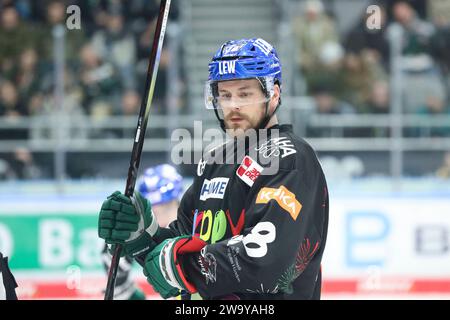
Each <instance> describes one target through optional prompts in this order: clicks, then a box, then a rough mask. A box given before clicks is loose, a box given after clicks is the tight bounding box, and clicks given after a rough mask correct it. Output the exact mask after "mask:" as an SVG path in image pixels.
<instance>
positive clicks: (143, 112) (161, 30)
mask: <svg viewBox="0 0 450 320" xmlns="http://www.w3.org/2000/svg"><path fill="white" fill-rule="evenodd" d="M170 2H171V0H161V5H160V7H159V15H158V20H157V23H156V30H155V36H154V38H153V46H152V52H151V55H150V59H149V64H148V72H147V81H146V85H145V93H144V96H143V99H142V103H141V109H140V111H139V118H138V123H137V127H136V135H135V138H134V143H133V151H132V152H131V160H130V166H129V168H128V177H127V184H126V187H125V195H126V196H127V197H131V196H132V195H133V192H134V187H135V184H136V179H137V173H138V169H139V163H140V161H141V153H142V147H143V146H144V138H145V131H146V129H147V121H148V115H149V112H150V106H151V103H152V99H153V92H154V90H155V83H156V75H157V72H158V66H159V60H160V58H161V49H162V45H163V41H164V34H165V33H166V25H167V18H168V15H169V9H170ZM121 251H122V246H121V245H117V246H116V249H115V250H114V254H113V257H112V260H111V267H110V269H109V273H108V283H107V285H106V291H105V300H112V299H113V297H114V286H115V283H116V277H117V269H118V267H119V261H120V253H121Z"/></svg>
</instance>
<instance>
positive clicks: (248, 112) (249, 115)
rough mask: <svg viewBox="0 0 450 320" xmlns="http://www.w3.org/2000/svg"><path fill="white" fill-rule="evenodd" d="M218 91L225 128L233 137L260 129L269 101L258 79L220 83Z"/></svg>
mask: <svg viewBox="0 0 450 320" xmlns="http://www.w3.org/2000/svg"><path fill="white" fill-rule="evenodd" d="M218 91H219V97H218V100H219V101H220V106H221V109H222V111H223V119H224V122H225V128H226V129H230V130H231V132H230V133H231V134H232V135H233V136H238V135H241V134H243V133H244V132H245V131H246V130H248V129H250V128H257V127H258V125H259V123H260V122H261V121H262V119H263V117H264V115H265V110H266V109H265V104H266V103H267V99H266V97H265V95H264V93H263V91H262V89H261V85H260V83H259V81H258V80H257V79H248V80H231V81H223V82H219V83H218Z"/></svg>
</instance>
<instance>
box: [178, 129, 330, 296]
mask: <svg viewBox="0 0 450 320" xmlns="http://www.w3.org/2000/svg"><path fill="white" fill-rule="evenodd" d="M264 133H265V135H264V136H265V137H263V135H261V134H260V135H259V136H258V137H257V139H256V140H255V141H253V142H252V141H251V139H243V140H245V143H244V144H245V146H244V148H243V149H242V148H241V147H242V145H241V144H240V143H239V141H240V140H236V139H234V140H232V141H231V142H228V143H225V144H223V145H221V146H219V147H217V148H214V149H213V150H210V151H208V152H205V153H204V154H203V158H202V159H201V161H200V162H199V164H198V166H197V176H196V177H195V178H194V182H193V184H192V185H191V187H190V188H189V189H188V190H187V191H186V193H185V194H184V196H183V198H182V200H181V203H180V207H179V211H178V218H177V220H176V221H175V222H173V223H172V224H171V225H170V229H171V230H172V232H174V233H176V234H179V235H183V234H194V235H195V236H197V237H200V238H201V239H202V240H204V241H206V242H207V243H208V245H207V246H205V247H204V248H203V249H202V250H201V252H200V253H195V254H187V255H183V256H181V257H180V260H181V263H182V268H183V271H184V272H185V275H186V277H187V279H188V280H189V281H190V282H191V283H192V284H194V285H195V287H196V288H197V290H198V292H199V294H200V295H201V296H202V298H204V299H319V298H320V291H321V260H322V255H323V252H324V248H325V242H326V236H327V227H328V191H327V185H326V181H325V177H324V174H323V172H322V169H321V166H320V164H319V162H318V160H317V157H316V155H315V153H314V151H313V149H312V148H311V147H310V146H309V145H308V144H307V143H306V142H305V141H304V140H303V139H300V138H298V137H296V136H295V135H294V134H293V132H292V127H291V126H289V125H276V126H274V127H272V128H270V129H267V130H265V131H264ZM240 150H244V151H243V153H242V154H240V152H239V151H240ZM222 155H224V156H225V161H223V162H224V163H222V164H220V163H217V162H220V161H217V159H221V156H222Z"/></svg>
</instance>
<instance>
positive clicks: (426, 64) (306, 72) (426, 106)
mask: <svg viewBox="0 0 450 320" xmlns="http://www.w3.org/2000/svg"><path fill="white" fill-rule="evenodd" d="M327 4H330V2H326V1H323V2H322V1H320V0H308V1H299V14H298V15H296V17H295V18H294V23H293V31H294V35H295V40H296V43H297V45H298V51H297V52H298V54H297V56H296V63H297V65H298V68H297V74H299V75H300V77H299V78H301V79H304V81H303V82H302V83H301V85H297V88H295V89H296V91H297V92H296V94H307V95H310V96H312V97H313V101H314V107H315V111H316V112H317V113H319V114H355V113H356V114H388V113H390V112H391V107H392V104H391V88H392V86H391V85H390V82H389V80H390V74H391V72H393V70H392V66H391V62H392V61H390V58H391V55H390V51H391V46H390V41H389V39H390V37H392V36H393V35H395V31H398V30H400V31H401V34H400V36H399V39H398V40H395V41H396V42H397V43H398V42H400V50H401V55H402V58H401V60H398V62H397V63H399V64H400V65H396V67H398V68H399V70H400V73H401V77H402V80H401V82H402V87H400V90H401V94H402V107H403V110H402V112H404V113H406V114H418V115H450V103H449V102H450V100H449V97H450V1H448V0H442V1H375V2H374V3H373V4H376V5H377V6H378V8H379V9H380V11H379V12H380V19H377V17H375V16H374V11H369V12H368V13H367V12H366V10H365V9H366V7H365V8H364V12H363V13H362V15H361V17H360V19H359V21H357V22H356V24H354V26H352V27H351V28H350V29H349V30H348V31H346V32H339V30H340V29H339V21H338V20H337V17H336V15H335V14H334V12H333V10H331V8H330V7H329V6H327ZM376 14H378V12H377V13H376ZM377 22H379V23H380V25H379V28H370V27H371V26H372V27H373V24H374V23H377ZM309 134H310V135H312V136H330V132H329V131H328V130H326V129H322V128H320V130H311V131H310V132H309ZM349 134H350V135H353V136H388V135H389V131H388V130H379V129H373V130H356V131H355V130H353V131H351V132H350V133H349ZM404 134H405V136H444V137H445V136H446V137H450V128H449V127H446V128H441V127H436V128H433V129H430V128H426V129H420V128H409V129H407V130H405V133H404Z"/></svg>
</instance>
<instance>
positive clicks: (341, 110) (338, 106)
mask: <svg viewBox="0 0 450 320" xmlns="http://www.w3.org/2000/svg"><path fill="white" fill-rule="evenodd" d="M313 95H314V101H315V105H316V108H315V110H316V112H317V113H319V114H349V113H355V108H354V107H353V106H351V105H350V104H348V103H347V102H345V101H341V100H339V99H338V98H337V97H336V96H334V95H333V93H332V91H331V90H329V88H327V87H326V86H323V87H316V88H315V89H314V91H313Z"/></svg>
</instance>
